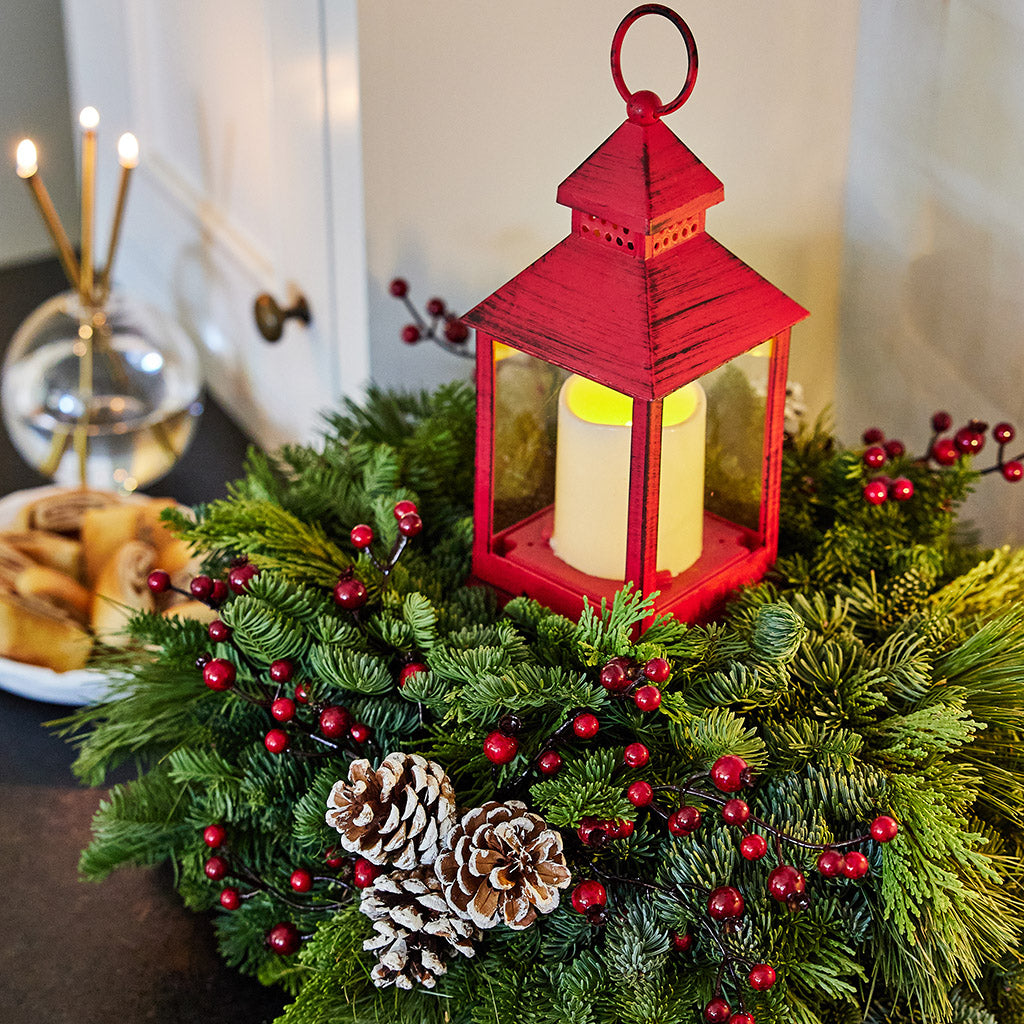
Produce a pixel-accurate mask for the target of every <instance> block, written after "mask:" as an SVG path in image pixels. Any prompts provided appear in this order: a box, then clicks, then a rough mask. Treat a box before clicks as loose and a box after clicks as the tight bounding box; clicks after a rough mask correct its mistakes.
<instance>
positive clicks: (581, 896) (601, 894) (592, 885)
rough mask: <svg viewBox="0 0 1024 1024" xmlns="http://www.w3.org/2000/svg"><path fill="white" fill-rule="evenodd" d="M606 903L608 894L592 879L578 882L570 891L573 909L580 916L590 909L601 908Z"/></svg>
mask: <svg viewBox="0 0 1024 1024" xmlns="http://www.w3.org/2000/svg"><path fill="white" fill-rule="evenodd" d="M607 902H608V893H606V892H605V889H604V886H603V885H602V884H601V883H600V882H597V881H595V880H594V879H588V880H587V881H586V882H580V884H579V885H577V886H576V888H575V889H573V891H572V905H573V909H574V910H576V911H577V912H578V913H580V914H585V913H586V912H587V911H588V910H589V909H590V908H591V907H603V906H604V905H605V904H606V903H607Z"/></svg>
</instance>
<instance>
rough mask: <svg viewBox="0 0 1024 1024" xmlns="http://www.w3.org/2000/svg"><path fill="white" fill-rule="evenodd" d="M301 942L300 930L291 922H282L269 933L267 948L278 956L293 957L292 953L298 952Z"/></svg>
mask: <svg viewBox="0 0 1024 1024" xmlns="http://www.w3.org/2000/svg"><path fill="white" fill-rule="evenodd" d="M301 941H302V940H301V938H300V937H299V929H298V928H296V927H295V925H293V924H292V923H291V921H282V922H281V923H280V924H275V925H274V927H273V928H271V929H270V931H269V932H267V946H268V947H269V948H270V949H271V950H273V951H274V952H275V953H277V954H278V956H291V955H292V953H294V952H296V950H298V948H299V945H300V943H301Z"/></svg>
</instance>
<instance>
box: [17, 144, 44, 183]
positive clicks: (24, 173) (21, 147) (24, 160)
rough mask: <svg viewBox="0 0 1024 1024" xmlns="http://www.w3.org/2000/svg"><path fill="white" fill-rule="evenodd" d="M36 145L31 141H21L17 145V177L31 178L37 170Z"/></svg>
mask: <svg viewBox="0 0 1024 1024" xmlns="http://www.w3.org/2000/svg"><path fill="white" fill-rule="evenodd" d="M38 160H39V158H38V154H37V153H36V144H35V143H34V142H33V141H32V140H31V139H22V140H21V142H19V143H18V177H20V178H31V177H32V175H33V174H35V173H36V171H38V170H39V162H38Z"/></svg>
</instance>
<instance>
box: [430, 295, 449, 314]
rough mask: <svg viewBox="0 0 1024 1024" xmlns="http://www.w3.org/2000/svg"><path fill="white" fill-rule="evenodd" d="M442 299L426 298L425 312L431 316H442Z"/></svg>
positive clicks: (443, 307)
mask: <svg viewBox="0 0 1024 1024" xmlns="http://www.w3.org/2000/svg"><path fill="white" fill-rule="evenodd" d="M444 310H445V306H444V299H438V298H433V299H427V312H428V313H429V314H430V315H431V316H444Z"/></svg>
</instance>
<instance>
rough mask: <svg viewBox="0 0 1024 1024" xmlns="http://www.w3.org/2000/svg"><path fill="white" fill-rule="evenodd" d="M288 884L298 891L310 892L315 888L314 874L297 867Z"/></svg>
mask: <svg viewBox="0 0 1024 1024" xmlns="http://www.w3.org/2000/svg"><path fill="white" fill-rule="evenodd" d="M288 884H289V885H290V886H291V887H292V888H293V889H294V890H295V891H296V892H309V890H310V889H312V888H313V876H312V875H311V874H310V873H309V872H308V871H303V870H302V868H296V869H295V870H294V871H293V872H292V875H291V878H289V879H288Z"/></svg>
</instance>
